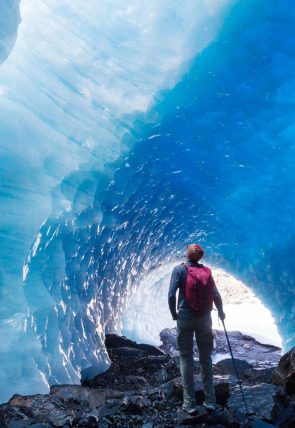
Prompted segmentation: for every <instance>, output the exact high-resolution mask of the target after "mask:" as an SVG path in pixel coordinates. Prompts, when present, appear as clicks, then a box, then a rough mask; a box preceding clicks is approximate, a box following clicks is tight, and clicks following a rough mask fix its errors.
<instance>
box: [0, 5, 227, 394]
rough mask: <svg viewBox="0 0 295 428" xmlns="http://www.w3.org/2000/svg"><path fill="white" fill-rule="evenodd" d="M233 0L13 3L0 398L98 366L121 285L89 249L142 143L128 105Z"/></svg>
mask: <svg viewBox="0 0 295 428" xmlns="http://www.w3.org/2000/svg"><path fill="white" fill-rule="evenodd" d="M233 3H234V2H233V1H232V0H230V1H224V2H216V1H215V0H210V1H208V0H204V1H200V2H198V3H194V2H191V1H184V2H182V3H181V4H179V2H178V1H169V2H165V4H161V5H159V4H158V2H156V1H150V0H149V1H142V2H140V3H139V2H137V1H128V2H126V1H125V0H124V1H123V0H122V1H117V0H116V1H109V0H105V1H99V2H97V1H95V0H86V1H83V3H81V2H80V3H78V2H76V1H70V0H68V1H67V0H66V1H63V2H60V1H59V0H58V1H57V0H41V1H39V2H37V3H32V2H31V1H28V0H23V1H22V2H21V4H20V6H21V17H22V23H21V25H20V27H19V32H18V38H17V42H16V44H15V46H14V49H13V50H12V52H11V53H10V56H9V58H8V59H7V60H6V61H5V62H4V63H3V64H2V66H1V68H0V117H1V121H0V135H1V140H0V159H1V163H0V177H1V200H0V212H1V218H0V222H1V232H0V233H1V267H0V280H1V321H0V338H1V343H2V344H3V346H2V349H1V356H0V364H1V367H2V370H1V375H0V376H1V378H0V380H1V384H2V385H3V388H2V392H1V394H2V395H1V397H0V398H1V399H2V400H4V399H8V398H9V397H10V396H11V395H12V394H13V393H15V392H19V393H22V394H26V393H32V392H36V391H40V392H44V391H46V390H48V383H56V382H78V381H79V378H80V372H81V369H84V368H87V367H88V366H92V365H94V366H95V369H94V370H95V371H98V370H102V369H104V368H105V367H106V365H107V364H108V359H107V357H106V352H105V350H104V348H103V346H102V342H103V338H104V331H105V328H116V327H115V325H116V324H117V321H118V320H119V318H120V314H121V313H122V311H123V306H124V305H122V308H118V306H120V305H121V303H122V302H121V300H120V299H118V303H116V299H117V297H116V296H117V293H118V292H119V290H120V287H122V289H123V290H124V289H125V284H124V282H123V279H120V284H119V285H116V279H115V278H113V276H112V275H113V274H114V271H115V269H114V268H112V267H111V264H110V263H109V265H105V264H104V263H105V261H104V260H105V259H104V258H101V257H100V255H101V254H102V255H103V254H104V257H107V249H106V248H107V247H106V246H107V245H108V239H109V238H110V236H111V233H112V228H113V227H114V225H115V223H118V219H116V214H113V212H112V207H110V209H109V208H108V205H107V204H108V199H109V198H110V197H109V194H111V190H110V191H108V190H107V188H108V186H109V185H110V183H111V181H112V176H113V174H114V172H115V170H116V168H117V167H119V166H120V165H121V163H122V159H123V158H122V156H123V157H124V156H127V154H128V152H129V150H130V148H131V147H132V146H133V145H134V143H135V142H136V141H137V140H138V139H140V138H141V135H140V130H141V129H142V128H143V127H144V123H138V122H137V120H138V119H137V118H138V117H139V116H138V114H139V112H145V111H147V110H148V108H149V105H151V104H153V103H156V102H157V101H158V100H159V99H160V98H163V95H161V93H160V92H159V91H167V90H169V89H171V88H173V87H174V85H175V83H176V82H177V81H179V79H181V76H182V74H183V72H184V71H185V70H188V69H189V67H190V65H189V63H188V61H189V60H191V58H193V57H194V55H195V54H196V53H198V52H200V51H202V49H203V48H204V47H205V46H207V45H208V44H209V43H210V42H212V41H213V40H214V39H215V37H217V35H218V32H219V31H220V28H221V27H222V24H223V21H224V19H225V17H226V16H227V14H228V13H229V7H230V6H231V5H232V4H233ZM14 6H15V8H14V11H15V14H14V15H13V14H12V7H14ZM17 6H18V2H13V1H8V0H7V1H3V0H2V1H1V2H0V7H1V9H0V11H1V13H0V15H1V17H0V23H1V30H0V31H2V32H1V33H0V35H1V41H4V38H5V37H6V35H9V34H11V37H10V39H9V40H13V35H15V34H16V28H17V23H18V21H19V15H18V13H17V12H18V9H17ZM12 18H14V21H13V19H12ZM3 23H5V26H3V25H2V24H3ZM4 27H5V34H4V35H3V29H4ZM5 43H6V45H5V51H4V50H3V49H2V47H3V46H4V45H3V44H2V45H1V49H2V50H1V54H0V55H1V60H3V59H4V58H5V57H6V56H7V53H8V50H7V49H8V48H7V49H6V47H7V46H8V44H7V38H6V39H5ZM9 46H10V48H9V49H11V47H12V45H11V44H10V45H9ZM139 120H141V119H139ZM135 122H137V124H136V127H135V126H134V123H135ZM116 159H119V160H117V161H116ZM114 161H116V162H117V163H116V164H115V163H114ZM126 164H127V163H126ZM123 176H124V174H123ZM122 185H124V182H123V183H122ZM125 185H127V186H128V184H127V183H125ZM134 185H135V187H136V183H134ZM129 191H132V187H131V186H130V189H129ZM128 194H129V193H127V192H126V199H128ZM51 214H52V217H50V215H51ZM48 217H49V218H48ZM46 218H48V219H47V220H45V219H46ZM43 222H44V224H43V226H42V227H41V229H40V230H39V231H38V229H39V227H40V224H41V223H43ZM119 222H120V220H119ZM121 230H122V232H121V233H123V232H124V231H125V229H124V227H122V229H121ZM32 242H33V245H32V248H31V251H30V254H29V256H28V252H29V248H30V246H31V244H32ZM93 245H94V247H93ZM96 248H98V250H97V251H96ZM127 249H128V245H127ZM132 251H133V249H132V248H131V249H130V252H129V256H128V257H133V256H132ZM117 253H118V255H119V254H120V251H117ZM120 263H121V262H120ZM24 264H25V266H24ZM122 264H123V262H122ZM129 265H130V263H129V262H128V263H127V264H126V269H127V268H128V266H129ZM23 266H24V268H23ZM97 268H99V270H98V271H97V270H96V269H97ZM133 272H134V270H133ZM107 273H108V275H109V277H110V278H109V282H103V275H104V274H105V275H107ZM118 273H119V269H118ZM132 278H133V274H132V275H131V274H130V278H129V280H128V281H129V282H128V283H127V284H126V291H125V292H123V291H122V298H124V293H127V294H129V293H130V287H131V279H132ZM23 279H24V280H25V282H24V287H23ZM125 298H126V297H125ZM108 326H109V327H108ZM16 380H17V385H16Z"/></svg>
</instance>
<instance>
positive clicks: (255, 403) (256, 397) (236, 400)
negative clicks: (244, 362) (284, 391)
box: [227, 383, 278, 421]
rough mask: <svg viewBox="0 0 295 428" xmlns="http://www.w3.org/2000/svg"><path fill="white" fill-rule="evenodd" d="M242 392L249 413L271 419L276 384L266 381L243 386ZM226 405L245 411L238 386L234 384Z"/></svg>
mask: <svg viewBox="0 0 295 428" xmlns="http://www.w3.org/2000/svg"><path fill="white" fill-rule="evenodd" d="M242 388H243V393H244V397H245V400H246V404H247V407H248V411H249V412H250V413H255V414H256V415H257V416H258V417H260V418H262V419H266V420H268V421H270V420H271V411H272V408H273V406H274V404H275V402H274V397H275V395H276V392H277V390H278V387H277V386H276V385H269V384H266V383H262V384H258V385H253V386H243V387H242ZM227 404H228V407H229V408H232V409H235V410H239V411H241V412H243V413H246V409H245V404H244V401H243V398H242V394H241V390H240V387H239V386H236V387H235V388H234V390H233V391H232V395H231V397H230V398H229V400H228V402H227Z"/></svg>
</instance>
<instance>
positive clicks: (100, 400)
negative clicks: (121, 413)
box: [50, 385, 110, 410]
mask: <svg viewBox="0 0 295 428" xmlns="http://www.w3.org/2000/svg"><path fill="white" fill-rule="evenodd" d="M50 395H52V396H53V397H55V398H57V399H59V400H61V401H63V402H65V403H73V402H76V403H79V404H81V406H83V407H85V408H89V409H90V410H91V409H96V408H98V407H101V406H103V405H104V404H105V403H106V400H107V399H108V398H110V391H108V390H98V389H92V388H87V387H85V386H80V385H54V386H52V387H51V388H50Z"/></svg>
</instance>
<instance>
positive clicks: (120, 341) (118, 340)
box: [105, 334, 137, 349]
mask: <svg viewBox="0 0 295 428" xmlns="http://www.w3.org/2000/svg"><path fill="white" fill-rule="evenodd" d="M105 346H106V348H107V349H110V348H136V347H137V343H136V342H134V341H133V340H130V339H127V338H126V337H125V336H118V335H117V334H106V338H105Z"/></svg>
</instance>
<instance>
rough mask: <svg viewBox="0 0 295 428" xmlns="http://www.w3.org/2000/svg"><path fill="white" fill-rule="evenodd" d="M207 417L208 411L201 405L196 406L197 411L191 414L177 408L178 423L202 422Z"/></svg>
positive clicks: (193, 423)
mask: <svg viewBox="0 0 295 428" xmlns="http://www.w3.org/2000/svg"><path fill="white" fill-rule="evenodd" d="M207 419H208V413H207V411H206V410H205V408H204V407H203V406H197V411H196V413H194V414H193V415H190V414H189V413H187V412H185V411H184V410H182V409H181V410H179V412H178V423H179V424H180V425H195V424H203V423H204V422H206V420H207Z"/></svg>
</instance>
